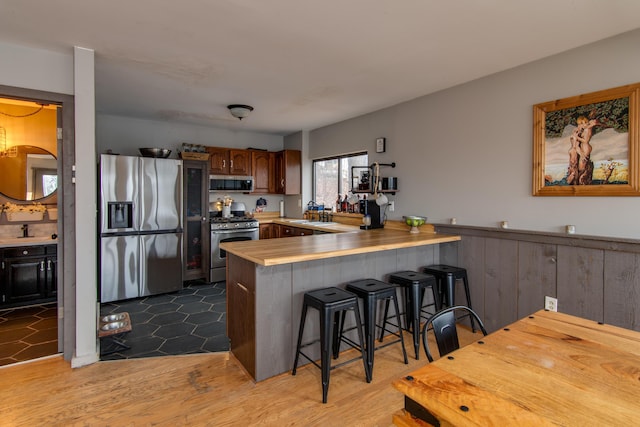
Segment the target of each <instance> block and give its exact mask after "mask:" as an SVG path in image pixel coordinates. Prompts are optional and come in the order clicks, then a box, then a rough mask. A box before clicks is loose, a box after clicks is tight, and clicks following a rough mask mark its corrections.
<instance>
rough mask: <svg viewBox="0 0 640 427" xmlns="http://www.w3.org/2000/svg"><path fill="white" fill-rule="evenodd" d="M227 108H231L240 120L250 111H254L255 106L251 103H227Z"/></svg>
mask: <svg viewBox="0 0 640 427" xmlns="http://www.w3.org/2000/svg"><path fill="white" fill-rule="evenodd" d="M227 108H228V109H229V111H230V112H231V115H232V116H233V117H236V118H238V119H240V120H242V119H244V118H245V117H247V116H248V115H249V113H250V112H252V111H253V107H252V106H251V105H243V104H231V105H227Z"/></svg>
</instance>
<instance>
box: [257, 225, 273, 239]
mask: <svg viewBox="0 0 640 427" xmlns="http://www.w3.org/2000/svg"><path fill="white" fill-rule="evenodd" d="M272 225H273V224H260V240H264V239H273V237H272V236H271V230H272V228H271V226H272Z"/></svg>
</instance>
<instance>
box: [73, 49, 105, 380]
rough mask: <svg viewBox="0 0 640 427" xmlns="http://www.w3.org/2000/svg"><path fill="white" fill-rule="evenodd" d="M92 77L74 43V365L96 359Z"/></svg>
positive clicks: (87, 53) (89, 55)
mask: <svg viewBox="0 0 640 427" xmlns="http://www.w3.org/2000/svg"><path fill="white" fill-rule="evenodd" d="M94 80H95V79H94V51H93V50H91V49H85V48H81V47H75V48H74V94H75V132H76V134H75V146H76V183H75V186H76V200H75V201H76V203H75V208H76V349H75V354H74V357H73V359H72V360H71V366H72V367H74V368H75V367H79V366H84V365H88V364H91V363H94V362H97V361H98V360H99V353H98V338H97V319H98V316H97V310H98V301H97V286H98V278H97V271H98V268H97V236H96V229H97V228H96V222H97V219H96V137H95V83H94Z"/></svg>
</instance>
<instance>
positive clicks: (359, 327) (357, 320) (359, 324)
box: [353, 299, 371, 383]
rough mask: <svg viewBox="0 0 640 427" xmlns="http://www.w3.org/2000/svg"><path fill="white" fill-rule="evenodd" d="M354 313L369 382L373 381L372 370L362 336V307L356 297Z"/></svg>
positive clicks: (363, 362)
mask: <svg viewBox="0 0 640 427" xmlns="http://www.w3.org/2000/svg"><path fill="white" fill-rule="evenodd" d="M353 315H354V316H355V318H356V326H357V328H356V329H357V330H358V339H359V340H360V350H361V351H362V364H363V366H364V374H365V376H366V377H367V382H368V383H370V382H371V371H370V370H369V368H368V366H367V359H368V358H367V353H366V351H365V349H364V345H365V344H364V337H363V336H362V322H360V308H359V307H358V301H357V299H356V307H355V308H354V309H353Z"/></svg>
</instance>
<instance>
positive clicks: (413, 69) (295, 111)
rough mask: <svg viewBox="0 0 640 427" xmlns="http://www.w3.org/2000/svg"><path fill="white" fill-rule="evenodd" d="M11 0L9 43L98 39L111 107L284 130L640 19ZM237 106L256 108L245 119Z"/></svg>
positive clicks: (422, 2)
mask: <svg viewBox="0 0 640 427" xmlns="http://www.w3.org/2000/svg"><path fill="white" fill-rule="evenodd" d="M0 10H1V11H2V12H1V13H0V40H1V41H2V42H4V43H11V44H19V45H26V46H30V47H37V48H43V49H49V50H55V51H62V52H66V53H70V52H71V51H72V47H73V46H81V47H85V48H90V49H94V50H95V57H96V109H97V111H98V112H99V113H108V114H115V115H126V116H132V117H139V118H149V119H155V120H169V121H180V122H186V123H194V124H201V125H208V126H215V127H230V128H234V129H244V130H251V131H259V132H268V133H275V134H281V135H286V134H289V133H291V132H295V131H298V130H310V129H314V128H318V127H321V126H324V125H328V124H331V123H335V122H338V121H341V120H344V119H348V118H351V117H355V116H358V115H361V114H364V113H368V112H371V111H375V110H378V109H380V108H384V107H388V106H391V105H394V104H397V103H400V102H403V101H407V100H410V99H413V98H417V97H419V96H422V95H425V94H429V93H433V92H435V91H438V90H442V89H445V88H448V87H451V86H454V85H457V84H460V83H464V82H467V81H470V80H474V79H477V78H479V77H482V76H486V75H489V74H492V73H495V72H498V71H501V70H505V69H508V68H512V67H515V66H518V65H521V64H524V63H527V62H530V61H533V60H536V59H539V58H543V57H545V56H549V55H552V54H555V53H558V52H562V51H565V50H567V49H571V48H574V47H577V46H581V45H584V44H587V43H590V42H593V41H596V40H600V39H603V38H606V37H609V36H613V35H615V34H619V33H622V32H626V31H629V30H632V29H635V28H638V27H640V1H638V0H535V1H531V0H455V1H452V0H315V1H314V0H127V1H125V0H110V1H104V0H56V1H47V0H0ZM7 60H10V59H9V58H3V61H7ZM582 66H585V64H576V69H579V68H580V67H582ZM232 103H243V104H250V105H252V106H253V107H255V111H254V112H253V113H252V114H251V115H250V116H249V117H248V118H246V119H244V120H243V121H242V122H240V121H238V120H237V119H235V118H233V117H231V116H230V114H229V112H228V110H227V109H226V105H227V104H232Z"/></svg>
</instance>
